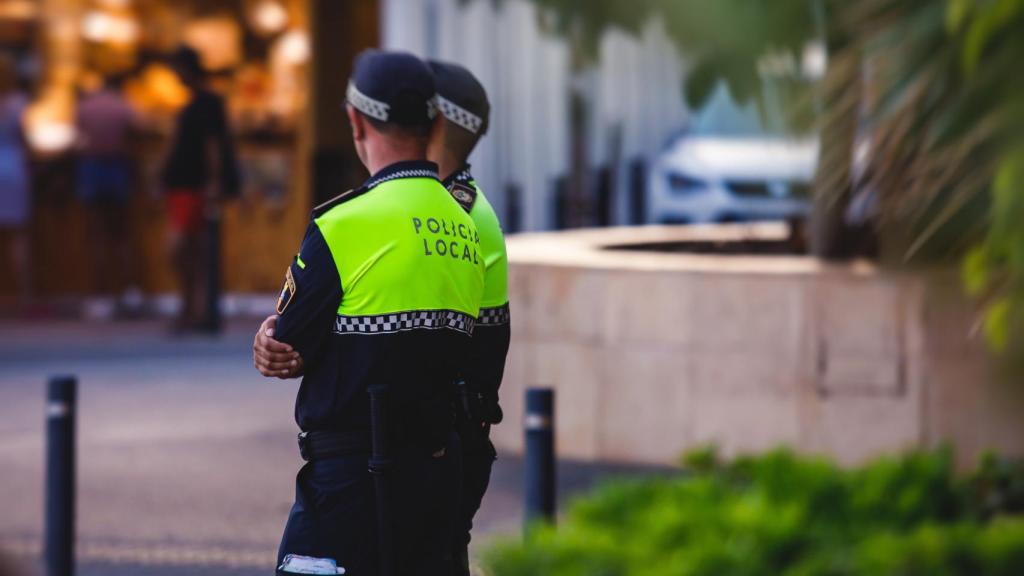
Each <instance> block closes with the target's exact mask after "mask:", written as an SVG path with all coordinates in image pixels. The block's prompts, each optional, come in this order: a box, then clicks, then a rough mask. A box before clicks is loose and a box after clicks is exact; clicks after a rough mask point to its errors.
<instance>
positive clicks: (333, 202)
mask: <svg viewBox="0 0 1024 576" xmlns="http://www.w3.org/2000/svg"><path fill="white" fill-rule="evenodd" d="M363 192H366V188H355V189H353V190H348V191H346V192H342V193H341V194H338V195H337V196H335V197H334V198H331V199H330V200H328V201H327V202H324V203H323V204H320V205H319V206H316V207H315V208H313V218H314V219H316V218H319V217H320V216H323V215H324V214H325V213H326V212H327V211H328V210H330V209H331V208H334V207H335V206H340V205H342V204H344V203H345V202H348V201H349V200H351V199H353V198H356V197H358V196H361V195H362V194H363Z"/></svg>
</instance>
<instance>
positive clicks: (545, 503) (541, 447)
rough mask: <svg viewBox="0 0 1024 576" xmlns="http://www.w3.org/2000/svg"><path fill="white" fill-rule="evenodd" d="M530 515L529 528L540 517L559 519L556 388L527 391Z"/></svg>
mask: <svg viewBox="0 0 1024 576" xmlns="http://www.w3.org/2000/svg"><path fill="white" fill-rule="evenodd" d="M523 427H524V428H525V433H526V457H525V459H526V511H525V512H526V515H525V526H524V527H526V528H528V527H529V526H530V525H531V524H533V523H534V522H536V521H538V520H543V521H546V522H554V521H555V392H554V390H552V389H550V388H530V389H528V390H527V391H526V414H525V416H524V422H523Z"/></svg>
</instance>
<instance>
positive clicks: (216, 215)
mask: <svg viewBox="0 0 1024 576" xmlns="http://www.w3.org/2000/svg"><path fill="white" fill-rule="evenodd" d="M213 202H217V201H213ZM220 232H221V207H220V204H217V203H214V204H211V205H210V206H208V207H207V210H206V239H205V240H206V241H205V245H206V250H205V254H204V260H205V261H204V262H203V266H204V267H205V269H206V273H205V280H206V286H205V288H206V290H205V292H206V309H205V310H204V318H203V322H202V328H203V331H204V332H206V333H208V334H214V335H216V334H220V331H221V327H222V324H223V318H222V315H221V309H220V296H221V285H220V280H221V279H220V274H221V254H220V249H221V238H220Z"/></svg>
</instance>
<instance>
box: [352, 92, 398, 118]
mask: <svg viewBox="0 0 1024 576" xmlns="http://www.w3.org/2000/svg"><path fill="white" fill-rule="evenodd" d="M345 98H346V99H347V100H348V103H349V104H351V105H352V107H353V108H355V109H356V110H359V111H360V112H362V113H363V114H366V115H367V116H369V117H370V118H376V119H377V120H380V121H381V122H387V121H388V109H389V108H391V105H390V104H387V103H386V102H381V101H380V100H377V99H375V98H370V97H369V96H367V95H366V94H363V93H362V92H360V91H359V89H358V88H356V85H355V84H353V83H352V82H349V83H348V90H347V91H346V92H345Z"/></svg>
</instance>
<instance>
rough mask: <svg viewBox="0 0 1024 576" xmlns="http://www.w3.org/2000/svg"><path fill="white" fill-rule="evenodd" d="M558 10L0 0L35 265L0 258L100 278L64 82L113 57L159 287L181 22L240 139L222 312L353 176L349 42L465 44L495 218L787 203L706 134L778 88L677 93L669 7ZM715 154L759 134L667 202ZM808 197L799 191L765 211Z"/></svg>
mask: <svg viewBox="0 0 1024 576" xmlns="http://www.w3.org/2000/svg"><path fill="white" fill-rule="evenodd" d="M557 27H558V23H557V22H556V15H555V14H553V13H552V12H551V11H549V10H545V9H543V8H539V7H538V6H537V5H536V3H534V2H528V1H526V0H509V1H506V2H492V1H490V0H476V1H472V2H465V1H461V0H427V1H422V2H421V1H412V0H355V1H351V2H331V1H327V0H216V1H198V0H189V1H182V2H169V1H165V0H43V1H40V2H36V1H32V0H8V1H6V2H4V3H3V4H2V6H0V50H2V51H3V52H5V53H9V54H10V55H12V57H13V58H14V60H15V61H16V63H17V70H18V75H19V79H20V81H21V82H22V84H23V85H24V86H25V87H26V88H27V89H28V91H29V92H30V97H31V105H30V107H29V109H28V111H27V113H26V114H25V117H24V126H25V129H26V137H27V142H28V145H29V147H30V149H31V154H30V157H31V173H32V176H33V178H32V180H31V181H32V186H31V188H32V192H31V205H32V207H33V210H32V216H31V225H30V226H29V227H28V235H29V236H30V239H31V242H30V244H31V246H32V248H33V250H32V257H31V261H32V262H34V263H35V266H33V267H31V269H30V271H28V272H22V271H19V270H18V269H17V266H15V265H14V264H13V263H12V262H10V261H9V260H10V259H5V260H4V262H2V263H0V267H3V271H4V274H5V276H8V275H9V276H10V277H12V278H14V277H17V276H28V277H29V278H27V279H25V280H27V283H29V284H30V285H31V287H32V293H33V294H34V295H35V296H37V297H39V298H40V299H42V300H46V301H49V302H51V303H52V302H58V303H60V302H65V301H69V300H74V299H75V298H81V297H90V296H92V295H95V292H96V289H95V286H97V285H101V284H102V282H97V280H96V279H95V278H93V277H92V276H94V275H95V274H96V271H95V270H92V269H91V262H92V260H91V259H90V257H89V255H88V250H89V246H90V244H91V243H92V242H94V241H95V239H94V238H90V236H91V235H93V234H92V232H90V228H89V227H88V225H87V222H86V219H85V217H84V215H83V214H82V210H80V209H79V208H81V206H80V205H78V203H77V200H76V183H75V175H76V164H77V163H78V161H79V159H80V153H81V152H82V148H83V143H82V142H81V135H80V134H78V133H77V131H76V106H77V104H76V103H77V102H78V101H79V100H80V99H81V98H83V97H84V96H86V95H88V94H89V93H92V92H95V91H97V90H99V88H100V87H102V86H103V85H104V83H105V82H106V81H108V80H110V79H117V80H118V84H119V85H120V86H122V87H123V88H122V91H123V94H124V96H125V98H126V99H127V100H128V101H129V103H130V104H131V105H132V107H133V108H134V109H135V110H136V111H137V113H138V118H139V132H140V134H139V135H138V136H139V137H138V139H137V141H135V142H134V144H133V150H134V154H133V157H132V160H133V165H134V167H135V170H134V171H133V172H132V185H131V192H132V193H131V199H130V210H131V226H130V238H131V243H132V244H133V250H134V253H135V254H137V256H136V258H137V263H138V265H137V266H136V267H135V268H134V270H133V271H132V274H131V275H130V276H131V277H130V278H128V279H126V280H125V281H124V282H122V284H125V286H123V287H122V288H123V289H124V290H128V291H132V292H133V293H135V294H137V293H138V292H139V290H141V293H145V294H149V295H153V296H160V295H164V294H167V293H169V292H171V287H172V286H173V276H172V275H171V273H170V270H169V266H168V262H167V260H168V259H167V257H166V254H165V250H164V246H163V237H164V234H163V229H164V226H165V218H164V215H163V211H162V204H161V190H160V189H159V188H160V186H159V178H158V174H159V170H160V166H161V162H162V160H163V157H164V154H165V152H166V147H167V144H168V142H169V138H170V136H171V132H172V130H173V122H174V117H175V112H176V111H177V110H178V109H179V108H180V107H181V106H182V105H183V104H184V102H185V101H186V100H187V91H186V89H185V88H184V87H183V86H182V85H180V83H178V81H177V79H176V78H175V76H174V74H173V73H172V71H171V69H170V68H169V66H168V64H167V62H166V55H167V54H169V53H170V52H171V51H173V49H174V48H175V47H177V46H178V45H180V44H188V45H190V46H192V47H194V48H196V49H197V50H198V51H199V52H200V53H201V55H202V59H203V63H204V66H205V67H206V68H207V69H208V70H209V71H210V72H211V73H212V75H213V81H212V83H213V87H214V89H215V90H216V91H218V92H220V93H221V94H222V95H224V96H225V98H226V100H227V102H228V109H229V115H230V121H231V125H232V128H233V132H234V135H235V137H236V139H237V143H238V148H239V157H240V163H241V165H242V166H241V168H242V174H243V185H244V190H243V194H242V197H241V200H240V201H232V202H226V203H224V205H223V210H224V212H223V237H224V249H223V255H224V258H223V261H224V284H225V289H226V291H227V292H228V293H229V294H231V295H233V296H232V297H231V298H229V300H228V305H229V312H230V311H231V310H232V309H235V308H239V307H241V308H245V307H246V305H247V304H246V302H247V300H246V298H245V297H244V295H245V294H258V293H265V292H272V291H274V290H276V288H277V284H278V282H279V280H280V278H279V276H280V267H281V263H282V262H285V261H286V260H287V258H288V257H289V255H290V253H291V251H292V250H293V249H294V247H295V246H294V244H295V243H296V242H297V239H298V238H300V237H301V233H302V229H303V227H304V226H305V222H306V219H307V215H308V211H309V209H310V208H311V206H313V205H315V204H316V203H318V202H320V201H323V200H325V199H327V198H330V197H331V196H333V195H335V194H337V193H339V191H343V190H345V189H347V188H348V187H352V186H355V185H358V183H359V182H361V181H362V178H364V177H365V174H364V173H363V172H362V167H361V166H360V165H359V163H358V160H357V159H356V158H355V155H354V153H353V149H352V147H351V143H350V141H349V133H348V128H347V124H346V121H345V119H344V115H343V113H342V110H341V106H340V102H342V98H343V92H344V88H345V81H346V79H347V75H348V68H349V66H350V64H351V60H352V57H353V56H354V55H355V54H356V53H358V52H359V51H360V50H361V49H363V48H366V47H370V46H376V45H380V46H383V47H385V48H391V49H402V50H409V51H412V52H414V53H416V54H418V55H421V56H424V57H428V58H439V59H445V60H451V61H455V62H459V63H462V64H464V65H466V66H467V67H469V68H470V69H471V70H473V71H474V72H475V73H476V74H477V75H478V76H479V77H480V78H481V80H482V81H483V83H484V85H485V87H486V88H487V89H488V92H489V94H490V96H491V99H492V101H493V102H492V103H493V108H494V112H493V118H492V122H491V130H490V134H489V135H488V137H487V138H485V139H484V140H483V142H482V144H481V145H480V147H479V148H478V150H477V151H476V152H475V154H474V157H473V159H472V160H473V163H474V165H475V168H476V170H475V173H476V174H478V178H479V181H480V182H481V185H482V186H483V188H484V189H485V190H486V191H487V193H488V195H489V196H490V197H491V199H492V203H493V204H494V205H495V207H496V208H497V211H498V213H499V216H500V217H501V218H502V221H503V223H504V226H505V228H506V230H507V231H510V232H517V231H530V230H547V229H559V228H565V227H577V226H592V225H616V224H637V223H643V222H648V221H654V222H691V221H704V220H710V221H729V220H737V219H746V218H747V217H748V216H751V215H753V214H754V212H757V211H756V210H755V211H754V212H750V210H749V209H748V208H744V207H742V206H740V207H736V206H733V205H732V203H736V202H739V203H740V204H743V203H744V202H746V200H744V195H746V197H747V198H748V199H749V198H753V199H754V201H755V202H762V203H763V202H764V201H765V200H764V198H767V199H768V200H767V201H768V202H769V203H770V204H772V205H773V206H782V205H781V204H779V203H777V202H775V200H777V198H774V196H779V195H781V196H786V197H788V196H792V195H793V194H794V193H795V191H796V188H795V187H794V188H793V190H790V189H789V188H787V187H785V186H784V187H783V188H780V189H773V188H771V187H770V185H769V184H770V183H766V182H760V181H757V179H758V178H760V177H761V176H762V175H761V172H763V171H764V170H765V168H764V164H765V153H764V150H761V149H747V150H746V151H737V150H733V149H723V148H722V147H721V146H720V144H721V142H719V141H718V140H716V139H714V137H716V136H717V133H718V132H722V133H726V134H728V133H729V132H730V131H733V132H736V131H737V130H739V131H741V132H744V133H745V134H744V135H745V136H751V135H752V134H753V135H755V136H756V135H758V134H761V135H766V134H770V133H771V130H770V129H769V128H767V127H766V126H765V125H764V123H765V122H766V121H767V120H771V118H772V117H773V115H777V114H778V110H770V111H769V113H768V114H764V113H763V111H758V110H755V109H754V108H753V105H747V106H744V107H741V106H738V105H736V104H735V103H734V102H733V100H732V99H731V97H730V95H729V92H728V91H727V90H726V89H725V88H724V87H720V88H718V89H717V90H716V91H715V93H714V95H713V96H712V98H711V103H710V104H708V105H706V106H703V107H702V108H701V110H700V111H699V112H695V111H691V110H689V109H688V108H687V106H686V101H685V99H684V98H683V91H684V88H685V86H686V78H685V76H686V70H687V66H686V63H685V61H684V59H683V58H682V56H681V55H680V52H679V50H678V48H677V46H676V45H675V44H673V42H672V41H671V40H670V38H669V37H668V35H667V33H666V30H665V27H664V23H663V22H662V21H661V20H660V19H657V18H648V19H646V21H645V22H644V23H643V24H642V26H641V28H640V29H639V30H638V31H637V33H628V32H626V31H623V30H619V29H616V28H614V27H611V28H609V29H607V30H604V31H602V32H601V34H600V37H599V39H598V40H597V42H596V50H590V51H589V52H588V51H584V50H582V49H581V48H580V47H579V46H578V43H576V42H574V39H573V38H572V37H571V36H570V37H566V36H565V35H564V34H562V35H560V34H558V33H557V31H556V28H557ZM122 80H123V82H122ZM687 137H690V138H691V139H690V140H688V141H686V142H682V141H684V140H686V138H687ZM694 137H695V138H697V139H698V140H697V141H696V142H695V143H694V142H693V141H692V140H693V138H694ZM700 138H712V141H709V142H704V141H701V140H700ZM805 149H806V150H809V151H810V152H809V153H806V154H804V156H805V157H809V158H811V160H810V161H809V162H808V161H803V162H802V164H800V166H799V167H797V168H795V170H797V172H801V173H807V174H805V175H804V176H803V177H804V179H805V180H806V179H807V178H809V173H810V171H811V170H812V169H813V156H814V154H815V153H816V150H811V148H809V147H808V146H805ZM708 154H711V155H716V154H717V156H718V157H719V159H720V158H722V157H723V154H724V155H725V156H728V157H730V158H732V159H733V160H731V161H732V162H733V163H735V160H734V159H735V157H736V155H737V154H740V155H742V154H746V155H747V156H751V155H753V156H756V158H754V157H753V156H752V157H751V162H752V163H753V164H756V165H755V166H753V168H750V169H751V170H753V171H754V174H753V175H751V174H747V173H742V172H743V171H742V170H741V171H740V172H741V175H740V177H741V178H742V179H744V181H743V182H739V183H738V184H737V183H736V182H731V181H729V180H728V178H729V174H725V173H723V174H720V175H719V178H718V181H714V180H709V181H707V182H704V181H702V180H701V181H697V184H698V186H697V188H699V190H700V191H701V193H703V194H704V196H705V197H704V199H703V200H699V201H698V200H696V199H695V198H689V197H687V198H685V199H684V201H685V202H687V203H688V204H687V205H686V206H684V207H683V208H682V211H680V210H679V209H676V207H675V205H676V204H678V203H679V201H680V198H683V197H684V196H687V195H689V194H690V193H692V192H694V191H695V190H697V188H692V185H693V184H694V182H695V181H694V180H693V179H692V178H691V177H689V176H687V174H686V173H684V172H685V170H686V169H685V166H686V164H687V162H690V161H693V160H694V159H695V158H696V159H697V160H698V161H699V160H701V157H702V155H703V156H706V155H708ZM768 159H769V162H768V164H771V156H770V155H769V156H768ZM758 163H760V164H758ZM741 164H742V162H741ZM798 164H799V162H798ZM699 168H700V169H702V170H703V169H706V168H707V167H706V166H703V165H702V166H700V167H699ZM741 168H743V169H744V170H745V169H746V168H744V167H742V166H741ZM681 171H682V172H681ZM748 171H749V170H748ZM712 172H713V171H712ZM781 177H782V176H780V178H781ZM785 177H786V178H792V176H785ZM748 181H749V182H748ZM732 184H737V186H734V187H732V188H730V186H731V185H732ZM744 186H745V188H744ZM801 186H802V187H801V190H800V192H801V193H802V194H805V193H806V185H805V184H801ZM688 187H689V188H688ZM773 195H774V196H773ZM695 202H696V203H695ZM702 202H703V204H702ZM723 202H724V203H725V204H723ZM748 204H749V202H748ZM701 206H704V207H703V208H702V207H701ZM787 206H788V205H787ZM691 207H694V208H692V209H691ZM805 208H806V206H805V203H803V202H802V201H797V202H796V203H795V204H792V205H791V206H789V207H786V206H782V208H781V211H780V210H774V209H771V210H769V211H768V212H766V213H764V214H762V216H765V215H766V216H768V217H773V218H784V217H787V216H789V215H792V214H799V213H801V212H802V211H805ZM748 212H750V214H748ZM0 242H3V243H5V244H9V243H10V242H11V240H10V239H9V238H0ZM243 252H244V253H246V254H254V253H255V254H260V255H261V257H260V258H251V257H248V258H242V257H239V256H240V255H241V254H242V253H243ZM3 253H4V254H5V255H6V254H7V253H8V250H7V249H6V247H5V248H4V250H3ZM17 286H18V283H16V282H10V283H5V284H4V286H2V287H0V295H2V296H0V297H3V298H4V299H8V300H13V299H14V298H15V296H16V294H17V292H18V288H17ZM137 289H138V290H137ZM136 297H137V296H136ZM152 302H153V303H154V304H155V305H156V306H157V307H158V308H159V309H161V310H164V311H167V310H170V309H172V308H174V306H175V302H174V300H173V298H169V297H168V298H160V297H157V298H156V299H154V300H152Z"/></svg>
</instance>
